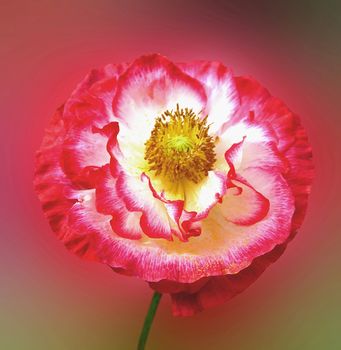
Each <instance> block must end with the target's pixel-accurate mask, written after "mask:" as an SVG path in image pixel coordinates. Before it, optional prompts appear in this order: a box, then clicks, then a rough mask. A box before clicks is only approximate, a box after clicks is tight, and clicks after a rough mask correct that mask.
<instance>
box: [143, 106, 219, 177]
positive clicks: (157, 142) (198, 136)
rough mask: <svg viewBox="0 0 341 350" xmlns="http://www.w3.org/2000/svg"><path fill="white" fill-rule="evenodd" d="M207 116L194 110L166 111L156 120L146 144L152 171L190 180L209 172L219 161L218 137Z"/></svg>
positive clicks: (147, 156) (146, 154)
mask: <svg viewBox="0 0 341 350" xmlns="http://www.w3.org/2000/svg"><path fill="white" fill-rule="evenodd" d="M208 129H209V126H207V116H206V117H205V118H204V119H199V117H198V116H197V115H196V114H195V113H194V112H193V110H192V109H188V108H185V109H180V108H179V105H177V108H176V110H175V111H173V110H172V111H168V110H167V111H165V112H164V113H163V114H162V115H161V117H158V118H157V119H156V122H155V125H154V129H153V130H152V132H151V136H150V138H149V140H148V141H147V142H146V143H145V146H146V148H145V159H146V160H147V161H148V164H149V170H151V171H155V175H156V176H158V175H162V176H165V177H166V178H168V179H169V180H170V181H172V182H174V181H180V180H183V179H189V180H191V181H193V182H195V183H197V182H199V181H200V180H201V179H202V178H204V177H205V176H207V175H208V171H209V170H212V169H213V164H214V162H215V160H216V159H215V153H214V139H213V137H212V136H210V135H209V134H208Z"/></svg>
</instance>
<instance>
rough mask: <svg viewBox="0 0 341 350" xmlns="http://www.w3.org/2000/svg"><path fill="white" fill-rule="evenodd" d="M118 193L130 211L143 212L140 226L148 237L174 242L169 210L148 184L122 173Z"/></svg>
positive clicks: (118, 180) (119, 178) (118, 179)
mask: <svg viewBox="0 0 341 350" xmlns="http://www.w3.org/2000/svg"><path fill="white" fill-rule="evenodd" d="M116 191H117V194H118V195H119V196H120V197H121V198H122V200H123V201H124V203H125V205H126V207H127V209H128V210H129V211H140V212H142V216H141V219H140V225H141V228H142V231H143V232H144V233H145V234H146V235H147V236H149V237H152V238H165V239H168V240H172V227H171V224H170V222H169V216H168V213H167V209H166V208H165V205H164V203H163V202H162V201H160V200H158V199H156V198H155V197H154V196H153V193H152V191H151V190H150V188H149V185H148V183H146V182H145V181H143V179H141V178H136V177H133V176H129V175H127V174H126V173H124V172H123V171H122V172H121V173H120V175H119V176H118V178H117V182H116Z"/></svg>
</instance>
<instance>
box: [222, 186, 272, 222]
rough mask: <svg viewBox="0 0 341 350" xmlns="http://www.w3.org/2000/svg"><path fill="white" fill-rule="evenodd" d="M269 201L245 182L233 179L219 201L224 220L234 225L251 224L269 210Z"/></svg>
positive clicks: (261, 218) (263, 216)
mask: <svg viewBox="0 0 341 350" xmlns="http://www.w3.org/2000/svg"><path fill="white" fill-rule="evenodd" d="M269 207H270V201H269V200H268V199H267V198H266V197H264V196H263V195H262V194H261V193H260V192H258V191H256V190H255V189H254V188H253V187H252V186H251V185H249V184H248V183H246V182H244V183H243V182H241V181H237V180H234V181H233V187H230V188H229V189H228V190H227V192H226V195H225V196H224V199H223V201H222V203H221V211H222V213H223V216H224V218H225V219H226V220H228V221H231V222H233V223H234V224H236V225H253V224H255V223H257V222H258V221H261V220H263V219H264V218H265V216H266V215H267V214H268V212H269Z"/></svg>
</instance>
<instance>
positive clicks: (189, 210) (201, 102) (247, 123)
mask: <svg viewBox="0 0 341 350" xmlns="http://www.w3.org/2000/svg"><path fill="white" fill-rule="evenodd" d="M312 173H313V167H312V161H311V147H310V145H309V143H308V140H307V136H306V132H305V130H304V129H303V128H302V126H301V123H300V119H299V117H298V116H297V115H296V114H294V113H293V112H291V111H290V110H289V109H288V108H287V107H286V106H285V104H284V103H283V102H281V101H280V100H279V99H277V98H275V97H272V96H271V95H270V93H269V92H268V91H267V90H266V89H265V88H264V87H262V86H261V85H260V84H259V83H258V82H257V81H255V80H254V79H253V78H250V77H237V76H235V75H233V73H232V71H231V70H230V69H229V68H226V67H225V66H224V65H223V64H221V63H218V62H208V61H198V62H193V63H179V64H174V63H173V62H171V61H170V60H168V59H167V58H165V57H163V56H161V55H157V54H154V55H146V56H142V57H140V58H138V59H137V60H135V61H134V62H133V63H131V64H118V65H114V64H112V65H108V66H106V67H104V68H102V69H95V70H92V71H91V72H90V73H89V74H88V75H87V76H86V77H85V79H84V80H83V81H82V82H81V83H80V84H79V85H78V86H77V88H76V89H75V91H74V92H73V93H72V94H71V96H70V98H69V99H68V100H67V101H66V102H65V104H64V105H63V106H62V107H60V108H59V109H58V110H57V111H56V113H55V115H54V117H53V119H52V121H51V123H50V125H49V127H48V128H47V130H46V134H45V136H44V140H43V143H42V145H41V148H40V150H39V151H38V153H37V168H36V174H35V188H36V191H37V193H38V196H39V198H40V200H41V202H42V206H43V210H44V212H45V214H46V216H47V218H48V220H49V222H50V225H51V227H52V229H53V231H54V232H55V233H56V235H57V236H58V238H59V239H60V240H61V241H62V242H63V243H64V244H65V246H66V247H67V248H68V249H69V250H71V251H72V252H74V253H76V254H77V255H79V256H80V257H82V258H86V259H90V260H94V261H98V262H101V263H104V264H107V265H109V266H110V267H111V268H112V269H114V270H115V271H116V272H119V273H122V274H126V275H133V276H138V277H140V278H142V279H143V280H145V281H147V282H148V283H149V284H150V286H151V287H152V288H153V289H155V290H156V291H158V292H160V293H169V294H171V297H172V305H173V313H174V314H175V315H181V316H188V315H192V314H194V313H195V312H197V311H200V310H203V309H205V308H206V307H209V306H212V305H217V304H220V303H222V302H224V301H226V300H228V299H230V298H231V297H233V296H235V295H236V294H238V293H240V292H241V291H243V290H244V289H245V288H246V287H247V286H248V285H250V284H251V283H252V282H254V281H255V280H256V279H257V278H258V277H259V275H260V274H261V273H262V272H263V271H264V270H265V269H266V267H267V266H268V265H269V264H271V263H272V262H274V261H275V260H276V259H277V258H278V257H279V256H280V255H281V254H282V252H283V251H284V249H285V247H286V245H287V243H288V242H289V241H290V240H291V239H292V238H293V237H294V235H295V233H296V231H297V229H298V228H299V226H300V225H301V223H302V220H303V217H304V214H305V211H306V206H307V197H308V194H309V192H310V186H311V180H312Z"/></svg>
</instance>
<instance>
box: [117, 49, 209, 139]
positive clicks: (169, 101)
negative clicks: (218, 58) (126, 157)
mask: <svg viewBox="0 0 341 350" xmlns="http://www.w3.org/2000/svg"><path fill="white" fill-rule="evenodd" d="M177 104H179V106H180V107H181V108H189V109H190V108H192V109H193V111H194V112H195V113H197V114H198V113H200V112H201V111H202V110H203V109H204V107H205V105H206V94H205V90H204V88H203V86H202V85H201V84H200V82H199V81H198V80H196V79H194V78H191V77H190V76H188V75H187V74H185V73H184V72H182V71H181V70H180V69H179V68H178V67H177V66H176V65H175V64H173V63H172V62H171V61H169V60H168V59H167V58H165V57H163V56H160V55H147V56H142V57H140V58H139V59H137V60H136V61H135V62H134V63H133V64H132V65H131V66H130V67H129V68H128V69H127V71H126V72H125V73H124V74H123V75H121V77H120V79H119V81H118V85H117V93H116V95H115V98H114V100H113V111H114V114H115V115H116V116H117V117H118V118H119V119H120V120H121V122H122V123H124V124H126V125H127V126H128V128H129V130H130V133H131V132H134V135H133V137H132V138H135V140H139V144H140V146H142V145H143V144H144V142H145V141H146V140H147V139H148V138H149V137H150V132H151V130H152V128H153V126H154V124H155V118H156V117H158V116H160V115H161V114H162V113H163V112H165V111H166V110H172V109H173V110H175V109H176V106H177Z"/></svg>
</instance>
